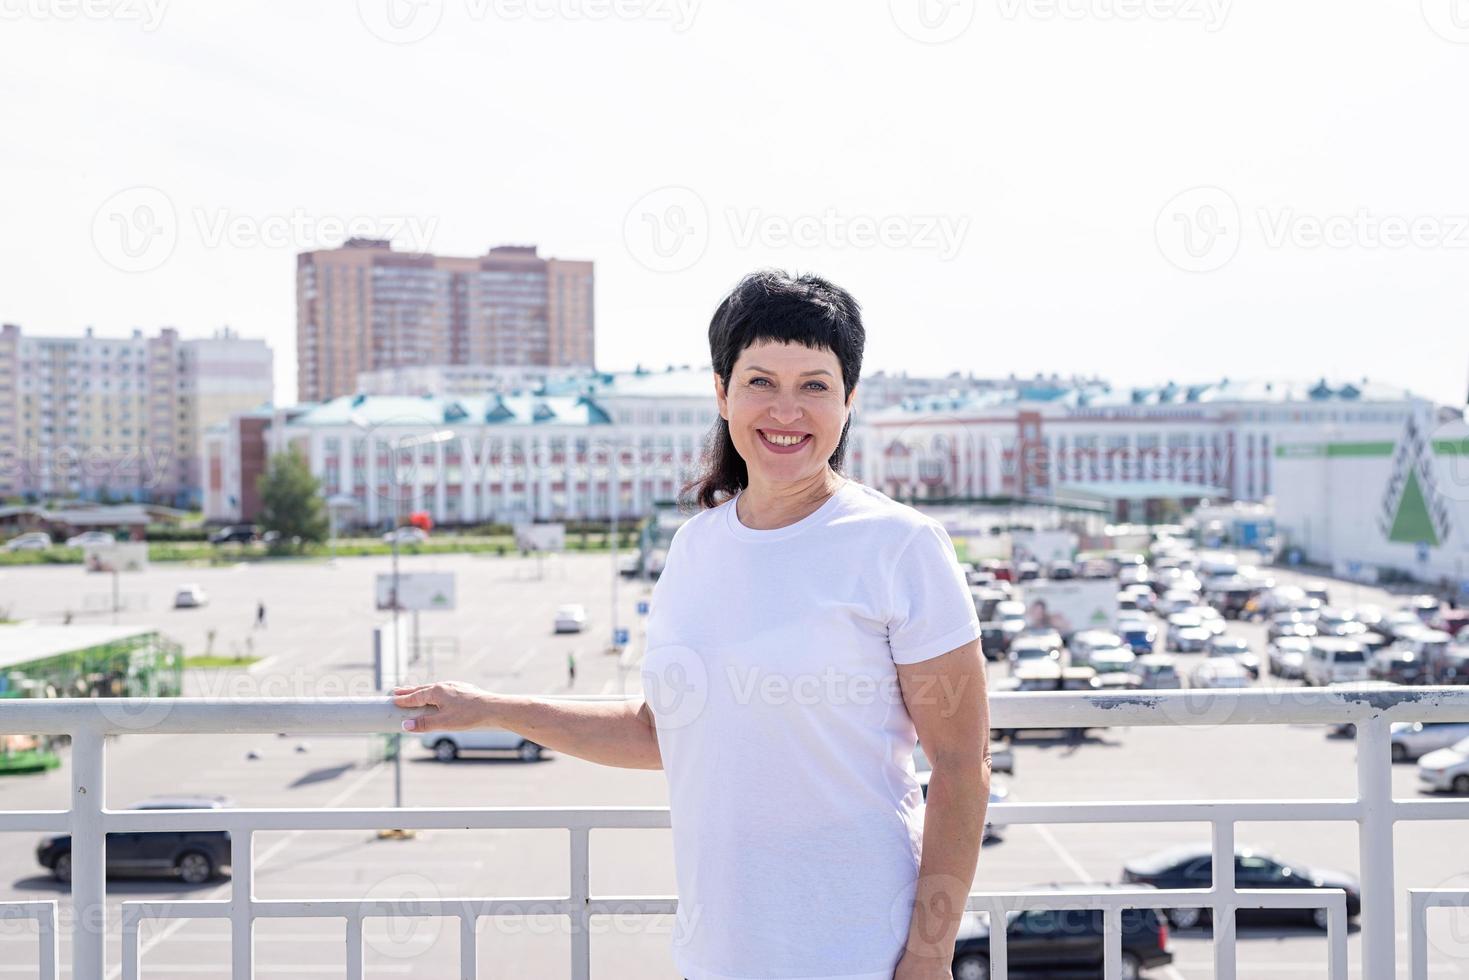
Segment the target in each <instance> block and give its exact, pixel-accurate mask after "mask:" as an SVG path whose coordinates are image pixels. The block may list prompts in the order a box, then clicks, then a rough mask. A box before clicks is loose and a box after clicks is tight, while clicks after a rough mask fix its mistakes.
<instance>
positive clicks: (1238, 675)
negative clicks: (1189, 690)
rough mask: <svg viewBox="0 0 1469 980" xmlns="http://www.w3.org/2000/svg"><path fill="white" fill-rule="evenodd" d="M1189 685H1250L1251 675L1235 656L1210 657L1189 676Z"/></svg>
mask: <svg viewBox="0 0 1469 980" xmlns="http://www.w3.org/2000/svg"><path fill="white" fill-rule="evenodd" d="M1188 686H1189V687H1249V686H1250V675H1249V674H1248V673H1246V672H1245V669H1244V667H1243V666H1241V665H1240V662H1239V661H1238V660H1236V659H1234V658H1233V657H1208V658H1206V659H1204V660H1203V661H1202V662H1201V663H1200V664H1199V665H1198V666H1197V667H1195V668H1194V672H1193V673H1192V674H1190V675H1189V677H1188Z"/></svg>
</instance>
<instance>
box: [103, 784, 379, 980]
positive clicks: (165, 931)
mask: <svg viewBox="0 0 1469 980" xmlns="http://www.w3.org/2000/svg"><path fill="white" fill-rule="evenodd" d="M377 774H378V773H377V768H376V767H374V768H372V769H369V770H367V771H366V772H364V773H363V774H362V777H361V778H360V779H356V780H354V781H353V782H352V783H350V784H349V785H347V786H344V787H343V788H342V791H341V792H340V793H338V794H337V795H336V796H334V797H332V798H331V799H330V800H328V801H327V802H326V804H325V805H324V806H323V807H320V809H330V808H332V807H336V806H341V804H342V802H343V801H344V800H346V799H347V798H348V797H350V796H351V795H352V794H354V793H356V792H357V791H358V790H359V789H361V788H362V787H363V786H365V785H366V784H367V783H368V782H369V781H370V780H371V779H372V778H373V777H374V776H376V775H377ZM304 833H306V831H304V830H293V831H290V832H289V833H287V834H286V836H284V837H282V838H281V839H280V840H278V841H276V842H275V843H274V844H272V845H271V846H270V847H269V848H267V849H266V851H265V852H264V853H263V854H259V855H257V856H256V858H255V872H256V874H258V873H259V872H260V869H261V868H263V867H264V866H265V862H267V861H269V860H270V859H271V858H273V857H275V856H276V855H277V854H279V853H280V852H281V849H282V848H284V847H285V846H286V845H287V844H289V843H291V841H293V840H295V839H296V838H297V837H299V836H301V835H302V834H304ZM237 880H238V879H235V878H231V879H230V880H229V881H227V882H224V883H222V884H220V885H219V886H217V887H215V888H213V889H211V890H210V891H209V893H207V894H205V895H204V896H202V898H204V899H212V898H222V897H224V896H225V895H226V894H227V893H228V892H229V890H230V889H231V888H233V887H234V886H235V883H236V881H237ZM250 886H251V882H240V887H242V888H249V887H250ZM188 921H189V920H188V919H186V918H177V919H171V920H170V921H169V923H168V925H167V926H165V927H164V928H162V929H160V930H159V931H158V932H156V933H154V934H153V935H152V936H150V937H149V938H148V939H147V940H144V941H142V942H140V943H139V944H138V961H139V962H140V963H141V962H142V960H143V957H144V956H145V955H146V954H147V953H148V951H149V950H151V949H153V948H154V947H155V946H157V945H158V944H159V943H161V942H163V941H164V940H165V939H167V938H168V937H169V936H172V935H173V934H174V933H176V932H178V931H179V930H180V929H182V928H183V926H184V923H185V922H188ZM257 921H258V920H257ZM139 930H140V931H141V925H140V926H139ZM161 969H163V968H162V967H159V966H149V967H148V972H150V973H152V972H155V971H159V970H161ZM228 969H229V968H228V967H226V968H224V970H222V971H220V972H228ZM260 969H261V968H260V967H257V968H256V970H257V972H259V970H260ZM170 972H182V971H170ZM211 972H214V971H213V970H211ZM333 972H338V973H339V972H341V971H340V969H338V968H333ZM120 976H122V964H121V963H119V964H118V965H117V966H115V967H113V968H112V969H111V970H109V971H107V980H116V978H117V977H120Z"/></svg>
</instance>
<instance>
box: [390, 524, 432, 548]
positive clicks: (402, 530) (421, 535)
mask: <svg viewBox="0 0 1469 980" xmlns="http://www.w3.org/2000/svg"><path fill="white" fill-rule="evenodd" d="M427 540H428V532H427V531H425V530H424V529H423V528H421V527H415V526H413V525H412V524H404V525H403V526H402V527H395V528H393V529H392V530H391V531H388V532H386V533H384V534H383V543H384V544H392V543H393V542H395V541H396V542H397V543H398V544H400V545H404V544H423V543H424V542H425V541H427Z"/></svg>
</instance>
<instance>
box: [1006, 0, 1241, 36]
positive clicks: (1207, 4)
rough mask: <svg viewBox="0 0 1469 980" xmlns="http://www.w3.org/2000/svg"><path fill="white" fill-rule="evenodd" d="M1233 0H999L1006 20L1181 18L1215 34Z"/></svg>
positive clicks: (1180, 19) (1227, 14) (1226, 15)
mask: <svg viewBox="0 0 1469 980" xmlns="http://www.w3.org/2000/svg"><path fill="white" fill-rule="evenodd" d="M1232 2H1233V0H996V3H997V4H998V6H999V10H1000V16H1001V17H1003V18H1004V19H1005V20H1019V19H1020V18H1022V17H1023V18H1025V19H1027V20H1042V21H1052V20H1065V21H1079V20H1095V21H1142V20H1151V21H1177V22H1180V23H1189V24H1201V25H1203V28H1204V30H1205V31H1206V32H1208V33H1210V34H1212V33H1214V32H1215V31H1217V30H1219V29H1220V28H1221V27H1223V26H1224V22H1225V20H1226V19H1227V18H1228V17H1229V8H1230V4H1231V3H1232Z"/></svg>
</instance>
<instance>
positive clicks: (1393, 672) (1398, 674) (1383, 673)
mask: <svg viewBox="0 0 1469 980" xmlns="http://www.w3.org/2000/svg"><path fill="white" fill-rule="evenodd" d="M1367 676H1368V677H1370V678H1372V679H1373V680H1376V681H1393V682H1394V683H1397V684H1421V683H1423V678H1424V669H1423V658H1422V657H1420V656H1418V653H1417V651H1415V650H1414V649H1412V648H1411V647H1407V646H1402V645H1400V644H1397V643H1394V644H1392V645H1391V646H1389V647H1385V648H1384V649H1381V650H1378V651H1377V652H1376V653H1374V654H1372V655H1371V656H1370V657H1368V658H1367Z"/></svg>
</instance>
